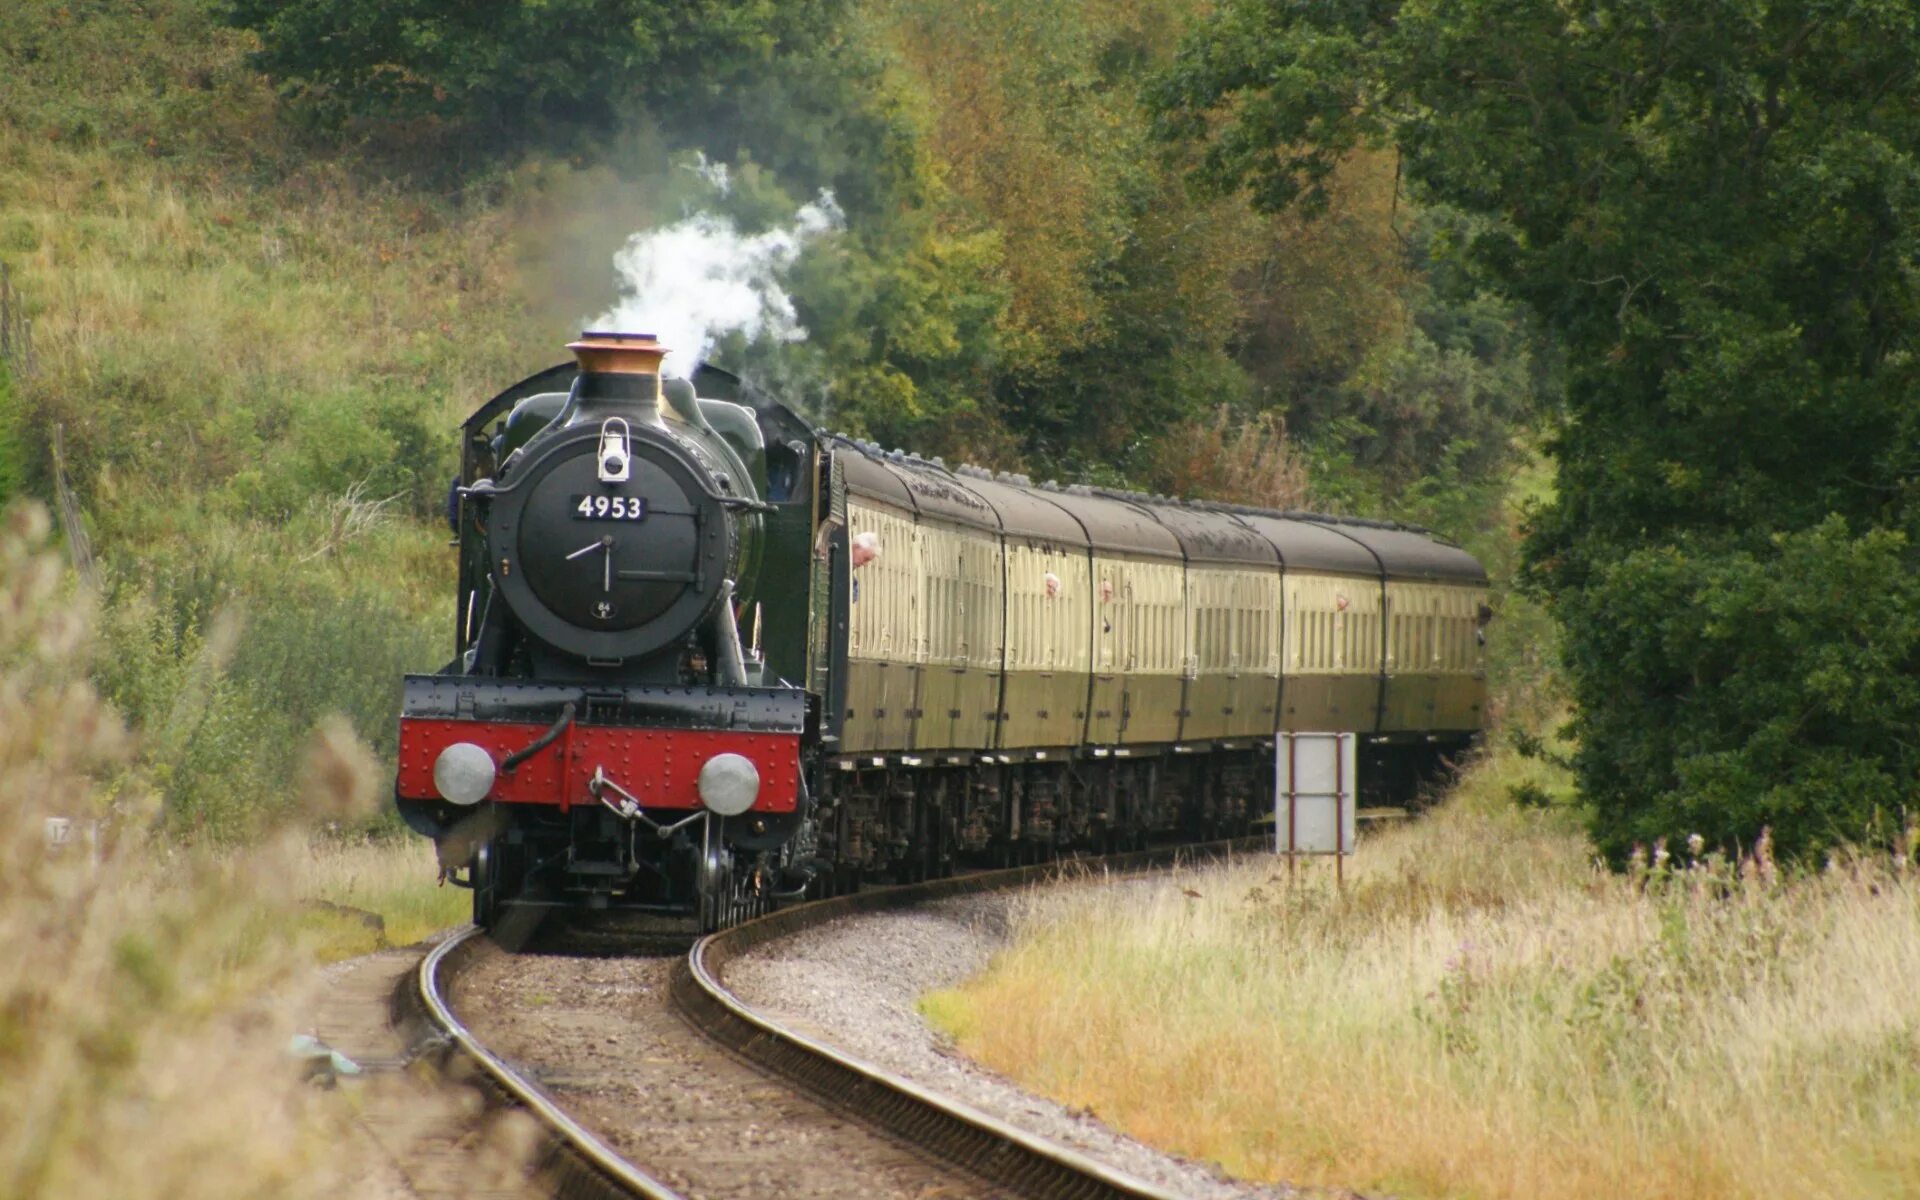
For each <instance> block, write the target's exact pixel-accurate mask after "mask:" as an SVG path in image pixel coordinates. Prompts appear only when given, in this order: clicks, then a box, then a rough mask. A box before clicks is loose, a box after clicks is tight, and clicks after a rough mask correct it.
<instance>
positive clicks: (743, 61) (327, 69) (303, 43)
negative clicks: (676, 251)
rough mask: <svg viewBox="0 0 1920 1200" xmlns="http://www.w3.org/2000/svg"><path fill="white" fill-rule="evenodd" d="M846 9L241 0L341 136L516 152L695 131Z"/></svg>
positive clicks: (273, 60) (715, 2) (282, 72)
mask: <svg viewBox="0 0 1920 1200" xmlns="http://www.w3.org/2000/svg"><path fill="white" fill-rule="evenodd" d="M839 9H840V4H839V3H838V2H837V0H803V2H799V3H795V2H791V0H780V2H778V3H776V2H775V0H703V2H701V3H693V4H688V3H683V2H677V0H611V2H608V0H507V2H505V3H488V4H459V3H447V2H446V0H403V2H398V3H396V2H394V0H229V3H228V5H227V9H226V16H227V19H228V20H229V21H230V22H231V23H233V24H234V25H237V26H240V27H241V28H245V29H251V30H253V31H254V32H255V33H257V34H258V35H259V38H260V47H261V48H260V51H259V53H258V54H257V55H256V56H255V58H254V61H255V63H256V65H257V66H259V67H260V68H261V69H262V70H264V71H266V72H267V73H268V74H269V75H271V76H273V77H274V78H276V79H279V80H282V81H284V82H285V83H286V84H288V85H290V86H291V88H292V89H293V90H294V91H295V92H296V94H297V95H298V97H299V98H300V99H301V100H302V101H303V104H304V107H305V108H306V110H307V111H308V112H309V113H310V114H312V115H314V116H316V117H318V118H319V119H321V120H322V121H323V122H326V123H328V124H341V123H344V122H346V121H348V120H350V119H354V118H377V119H395V118H400V119H407V118H422V117H426V118H434V119H438V120H441V121H448V122H454V123H464V124H468V125H471V126H473V127H475V128H477V129H478V130H479V131H481V132H482V133H484V134H487V135H490V136H493V137H497V138H501V139H504V140H506V141H510V142H523V141H527V140H531V139H534V138H539V137H552V136H555V135H556V134H558V135H561V136H567V135H577V134H580V133H593V132H604V131H606V130H609V129H611V128H612V127H613V126H614V125H615V124H616V123H617V122H618V121H620V120H621V119H623V118H627V117H631V116H633V115H634V114H635V111H636V110H640V111H646V110H659V111H667V112H674V111H678V112H680V113H684V114H685V116H686V117H687V118H689V119H691V118H696V117H698V116H699V115H700V114H702V113H703V111H705V109H706V108H707V107H708V106H709V105H710V104H711V103H712V99H713V98H714V97H718V96H721V95H724V94H725V92H726V91H727V90H728V89H729V88H730V87H732V86H734V85H736V84H738V83H740V82H741V81H744V80H749V79H752V78H753V77H754V76H755V75H757V74H759V73H761V72H764V71H766V70H768V69H769V67H770V66H771V65H772V64H774V63H775V62H776V61H777V60H778V59H779V57H780V56H781V55H783V54H785V53H789V52H790V49H791V48H792V47H794V46H796V45H799V46H805V45H808V44H811V43H813V42H815V41H818V40H819V39H820V38H822V37H823V36H824V35H825V34H826V33H827V32H828V31H829V30H830V29H831V27H832V25H833V23H834V21H835V19H836V18H837V16H838V14H839Z"/></svg>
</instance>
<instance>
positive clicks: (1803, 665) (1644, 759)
mask: <svg viewBox="0 0 1920 1200" xmlns="http://www.w3.org/2000/svg"><path fill="white" fill-rule="evenodd" d="M1568 603H1569V604H1571V603H1573V602H1572V601H1569V602H1568ZM1578 604H1579V608H1577V609H1576V610H1575V611H1574V612H1572V613H1571V614H1569V615H1570V616H1571V617H1572V618H1573V619H1571V620H1569V621H1568V622H1567V626H1566V627H1567V631H1568V638H1567V642H1566V647H1567V654H1568V657H1569V660H1570V664H1571V665H1572V667H1573V670H1574V673H1575V676H1576V678H1579V679H1585V680H1591V681H1595V682H1599V681H1603V680H1604V681H1605V683H1606V685H1607V686H1591V685H1590V686H1587V687H1585V688H1583V689H1582V690H1581V694H1580V696H1579V700H1580V703H1581V707H1580V712H1579V715H1578V717H1577V718H1576V721H1575V728H1576V730H1577V731H1578V734H1579V740H1580V748H1579V751H1578V754H1577V756H1576V762H1577V763H1578V766H1579V769H1580V774H1581V777H1582V779H1583V781H1584V783H1585V789H1586V791H1587V794H1588V796H1589V798H1590V799H1591V800H1592V801H1593V803H1594V807H1595V811H1596V818H1595V820H1596V828H1595V833H1596V836H1597V839H1598V841H1599V843H1600V845H1601V848H1602V849H1603V850H1604V851H1606V852H1607V853H1608V854H1609V855H1610V856H1611V857H1612V858H1614V859H1615V860H1622V859H1624V858H1625V856H1626V855H1627V853H1628V851H1629V850H1630V848H1631V847H1632V846H1633V844H1634V843H1636V842H1647V843H1650V842H1652V841H1653V840H1655V839H1656V838H1660V837H1668V838H1678V837H1683V836H1685V835H1686V834H1688V833H1692V832H1698V833H1701V834H1703V835H1705V836H1706V837H1707V839H1708V841H1709V842H1711V843H1713V844H1715V845H1723V846H1724V845H1736V844H1750V843H1751V842H1753V841H1754V840H1755V839H1756V838H1758V837H1759V836H1760V834H1761V831H1762V830H1764V829H1767V828H1771V829H1772V830H1773V836H1774V840H1775V843H1776V845H1777V846H1778V847H1779V849H1780V850H1781V852H1783V853H1786V854H1789V855H1793V856H1810V855H1811V856H1817V855H1819V854H1821V853H1823V852H1825V851H1826V850H1828V849H1829V848H1831V847H1833V846H1835V845H1836V844H1838V843H1841V842H1845V841H1851V840H1858V839H1865V840H1869V841H1874V842H1879V843H1881V844H1886V843H1887V842H1889V841H1890V840H1891V839H1892V838H1894V837H1895V836H1896V835H1897V834H1898V833H1899V831H1900V829H1901V827H1902V826H1903V824H1904V823H1905V820H1906V819H1907V814H1908V813H1909V812H1910V806H1911V805H1912V803H1913V786H1914V785H1913V781H1914V779H1915V778H1916V776H1920V745H1916V744H1915V742H1914V739H1913V731H1914V729H1916V728H1920V571H1917V570H1916V555H1915V551H1914V547H1913V545H1912V544H1911V543H1910V542H1909V540H1908V539H1907V538H1906V537H1905V536H1904V535H1903V534H1900V533H1895V532H1891V531H1887V530H1874V531H1870V532H1868V533H1866V534H1862V535H1859V536H1855V535H1854V534H1852V533H1851V532H1850V531H1849V530H1848V528H1847V525H1846V523H1845V522H1843V521H1841V520H1840V519H1838V518H1832V519H1829V520H1827V521H1825V522H1823V523H1822V524H1820V525H1818V526H1816V527H1815V528H1813V529H1810V530H1806V531H1804V532H1798V533H1790V534H1781V535H1777V536H1775V537H1774V538H1773V539H1772V544H1771V547H1770V548H1769V549H1768V550H1767V551H1766V552H1760V553H1756V552H1752V551H1745V550H1735V551H1725V550H1715V549H1713V548H1711V547H1703V546H1700V545H1699V544H1698V543H1697V542H1695V543H1688V542H1684V541H1683V542H1681V543H1680V544H1679V545H1676V546H1670V547H1662V548H1658V549H1649V550H1642V551H1637V552H1635V553H1633V554H1630V555H1627V556H1626V557H1625V558H1623V559H1622V560H1620V561H1619V562H1618V563H1615V564H1613V565H1611V566H1609V567H1606V568H1604V569H1602V570H1601V571H1600V572H1599V573H1598V577H1597V579H1596V581H1595V583H1594V585H1593V587H1592V588H1591V590H1590V592H1589V593H1588V594H1587V595H1586V596H1585V597H1582V598H1581V599H1580V600H1579V601H1578Z"/></svg>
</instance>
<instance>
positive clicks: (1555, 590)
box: [1155, 0, 1920, 854]
mask: <svg viewBox="0 0 1920 1200" xmlns="http://www.w3.org/2000/svg"><path fill="white" fill-rule="evenodd" d="M1917 64H1920V10H1916V9H1915V7H1914V6H1913V5H1912V4H1911V3H1909V2H1907V0H1707V2H1704V3H1702V2H1700V0H1575V2H1572V3H1568V2H1566V0H1429V2H1426V3H1417V4H1416V3H1400V2H1396V0H1312V2H1311V3H1309V2H1306V0H1229V2H1228V3H1226V4H1225V5H1223V6H1222V8H1221V10H1220V11H1219V12H1218V14H1217V15H1216V16H1215V18H1214V19H1213V20H1212V21H1211V22H1210V23H1209V24H1208V25H1207V27H1206V28H1205V29H1204V30H1203V31H1202V32H1201V33H1200V34H1199V35H1198V36H1196V37H1195V38H1194V39H1192V40H1191V41H1190V42H1189V43H1188V44H1187V45H1186V46H1185V48H1184V49H1183V51H1182V53H1181V55H1180V58H1179V61H1178V63H1177V64H1176V65H1175V67H1174V68H1173V69H1172V70H1171V71H1169V72H1168V73H1167V74H1166V76H1165V77H1164V79H1163V80H1162V81H1161V83H1160V85H1159V87H1158V90H1157V92H1156V97H1155V99H1156V101H1157V104H1158V111H1159V114H1160V116H1159V120H1160V128H1161V131H1162V133H1163V134H1165V135H1166V136H1169V137H1173V138H1177V139H1190V140H1193V141H1195V142H1197V143H1199V144H1200V145H1202V146H1203V147H1204V149H1203V152H1202V156H1201V162H1200V167H1199V170H1200V173H1201V174H1202V176H1203V177H1204V178H1205V179H1207V180H1208V181H1209V182H1211V183H1212V184H1214V185H1215V186H1217V187H1230V188H1231V187H1241V186H1244V187H1246V188H1248V189H1250V190H1251V192H1252V194H1253V196H1254V197H1255V198H1256V200H1257V202H1258V203H1260V204H1261V205H1263V206H1265V207H1268V208H1284V207H1287V206H1292V205H1303V206H1306V207H1308V208H1312V207H1314V206H1316V205H1319V204H1321V203H1322V202H1323V200H1324V196H1325V187H1326V183H1327V180H1328V179H1329V178H1330V177H1331V175H1332V173H1333V171H1334V169H1335V168H1336V167H1337V165H1338V163H1339V162H1340V161H1341V159H1342V157H1343V156H1345V155H1346V154H1348V153H1350V152H1351V151H1352V149H1353V148H1354V147H1356V146H1362V145H1384V146H1390V147H1392V148H1393V149H1394V150H1395V151H1397V153H1398V154H1399V155H1400V158H1401V163H1402V170H1403V174H1404V177H1405V179H1406V181H1407V184H1408V187H1409V190H1410V191H1411V192H1412V193H1413V195H1414V196H1415V198H1417V199H1421V200H1425V201H1427V202H1429V203H1441V204H1446V205H1450V206H1453V207H1455V208H1457V209H1460V210H1462V211H1465V212H1467V213H1471V214H1477V215H1479V216H1481V217H1483V218H1486V219H1485V220H1484V221H1482V222H1481V223H1479V224H1477V225H1475V226H1474V227H1472V228H1471V229H1470V230H1468V231H1466V232H1465V235H1464V236H1463V237H1462V238H1461V239H1460V240H1459V241H1458V242H1457V244H1456V245H1455V246H1454V247H1453V248H1452V249H1453V251H1454V257H1455V258H1456V260H1457V261H1458V262H1459V263H1461V264H1462V266H1463V267H1464V268H1465V269H1468V270H1471V271H1473V272H1474V273H1475V274H1476V276H1477V277H1478V278H1481V279H1483V280H1485V281H1487V282H1488V283H1489V284H1491V285H1493V286H1495V287H1497V288H1498V289H1499V290H1500V291H1502V292H1503V293H1505V294H1507V295H1510V296H1513V297H1516V298H1518V299H1520V300H1522V301H1524V302H1525V303H1526V304H1527V305H1528V306H1529V308H1530V309H1531V310H1532V312H1533V313H1534V314H1535V315H1536V316H1537V318H1538V319H1539V321H1540V322H1541V323H1542V325H1543V327H1544V328H1546V329H1547V330H1548V331H1549V332H1550V333H1551V334H1552V335H1553V336H1554V337H1555V339H1556V340H1557V341H1558V342H1559V343H1560V345H1561V346H1562V347H1563V349H1564V353H1565V355H1566V360H1567V377H1566V382H1567V395H1566V409H1565V413H1564V419H1563V420H1562V422H1561V423H1560V425H1559V428H1558V430H1557V433H1556V436H1555V438H1554V441H1553V443H1552V446H1551V450H1552V453H1553V455H1554V456H1555V458H1556V459H1557V461H1558V465H1559V484H1558V493H1557V496H1556V497H1555V499H1554V500H1553V501H1552V502H1551V503H1550V504H1548V505H1546V506H1545V507H1544V508H1543V509H1542V510H1541V511H1539V512H1538V513H1537V514H1536V517H1535V520H1534V523H1533V527H1532V530H1531V536H1530V539H1529V544H1528V547H1527V569H1528V574H1529V578H1530V581H1531V582H1532V584H1533V585H1534V586H1535V587H1536V588H1537V589H1538V590H1539V592H1540V593H1541V594H1542V595H1544V596H1545V597H1547V598H1548V599H1549V600H1550V602H1551V604H1552V606H1553V609H1554V611H1555V614H1556V616H1557V618H1558V620H1559V623H1560V625H1561V628H1562V631H1563V634H1564V640H1563V648H1564V655H1565V659H1566V663H1567V666H1568V668H1569V674H1570V678H1571V681H1572V685H1573V689H1574V698H1575V701H1576V704H1577V718H1576V727H1577V730H1578V732H1579V734H1580V750H1579V759H1578V766H1579V768H1580V776H1581V781H1582V784H1583V791H1584V793H1585V795H1586V796H1587V797H1588V799H1589V801H1590V802H1591V804H1592V805H1593V811H1594V827H1595V831H1596V833H1597V834H1598V836H1599V837H1600V839H1601V842H1602V844H1603V845H1604V846H1605V847H1606V848H1607V849H1608V850H1609V851H1611V852H1613V853H1615V854H1622V853H1624V852H1625V850H1626V848H1627V847H1628V846H1629V845H1630V844H1632V843H1633V842H1634V841H1636V840H1651V839H1653V838H1657V837H1660V836H1676V835H1679V836H1684V835H1685V834H1686V833H1688V832H1692V831H1695V830H1697V831H1699V832H1701V833H1704V834H1707V835H1708V836H1710V837H1712V838H1715V839H1717V840H1734V839H1751V838H1753V837H1754V836H1756V835H1757V834H1758V832H1759V830H1760V828H1761V827H1762V826H1766V825H1772V826H1774V828H1775V832H1776V836H1778V837H1779V838H1780V839H1781V842H1782V845H1783V846H1784V847H1786V848H1788V849H1798V850H1800V851H1803V852H1805V851H1812V850H1817V849H1818V848H1820V847H1823V846H1826V845H1829V844H1831V843H1833V842H1835V841H1837V840H1842V839H1854V838H1870V837H1873V836H1875V835H1876V834H1878V835H1881V836H1885V835H1887V834H1889V833H1891V832H1893V831H1894V829H1895V828H1896V827H1897V826H1898V825H1899V823H1900V822H1901V820H1902V819H1903V817H1902V813H1903V812H1904V811H1910V810H1911V808H1912V806H1913V805H1914V803H1915V801H1916V799H1920V739H1916V738H1915V736H1914V733H1913V730H1914V729H1915V728H1920V682H1916V678H1917V675H1920V636H1916V630H1915V621H1916V619H1920V618H1916V613H1920V585H1916V582H1915V578H1916V576H1915V565H1916V560H1915V553H1914V545H1915V541H1914V539H1915V537H1916V535H1917V534H1920V404H1916V402H1915V400H1916V396H1920V391H1916V384H1920V355H1917V354H1916V351H1920V345H1917V344H1916V339H1920V266H1917V264H1920V157H1917V155H1920V75H1916V66H1917Z"/></svg>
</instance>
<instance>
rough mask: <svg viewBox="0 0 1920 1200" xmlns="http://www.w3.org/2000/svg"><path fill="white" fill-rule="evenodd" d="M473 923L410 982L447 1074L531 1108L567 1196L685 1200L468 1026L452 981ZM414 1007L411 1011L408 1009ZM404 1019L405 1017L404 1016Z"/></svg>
mask: <svg viewBox="0 0 1920 1200" xmlns="http://www.w3.org/2000/svg"><path fill="white" fill-rule="evenodd" d="M482 932H483V931H482V930H481V929H480V928H479V927H478V926H474V925H469V926H467V927H466V928H465V929H462V930H460V931H459V932H458V933H456V934H454V935H453V936H452V937H450V938H448V939H447V940H446V941H444V942H442V943H440V944H439V945H438V946H436V947H434V949H433V952H432V953H430V954H428V955H427V956H426V957H425V958H424V959H422V960H421V961H420V967H419V969H418V970H417V971H415V972H414V977H413V978H414V984H413V986H412V987H410V988H409V987H406V986H404V985H403V986H402V988H401V996H400V997H399V999H401V1000H402V1002H403V1014H405V1015H409V1016H411V1017H412V1019H414V1020H416V1021H418V1020H424V1021H425V1023H426V1024H427V1026H428V1027H429V1028H430V1029H431V1030H432V1038H431V1041H432V1042H433V1043H434V1050H435V1052H436V1057H437V1058H438V1065H439V1066H440V1068H441V1069H442V1071H443V1072H451V1071H453V1070H454V1069H455V1064H456V1063H457V1064H461V1065H464V1066H465V1067H466V1068H467V1069H468V1070H470V1071H471V1073H472V1077H473V1078H474V1079H475V1080H476V1081H478V1082H479V1083H480V1084H481V1086H482V1088H483V1090H484V1091H486V1092H487V1093H489V1097H490V1099H491V1100H492V1101H493V1103H495V1104H500V1105H506V1106H509V1107H513V1108H518V1109H521V1110H523V1111H525V1112H527V1113H529V1114H530V1115H531V1116H532V1117H533V1119H534V1120H535V1122H537V1123H538V1125H539V1127H540V1131H541V1134H542V1138H543V1145H542V1147H541V1150H540V1152H539V1153H538V1155H537V1157H536V1160H535V1162H534V1163H532V1164H531V1165H532V1166H533V1167H534V1170H535V1173H536V1175H537V1177H539V1178H541V1179H542V1180H543V1181H545V1182H546V1183H548V1184H549V1185H551V1187H552V1188H553V1194H554V1195H555V1196H556V1197H559V1198H560V1200H634V1198H635V1197H639V1198H641V1200H684V1198H683V1197H682V1196H681V1195H680V1193H678V1192H676V1191H674V1190H673V1189H672V1188H670V1187H668V1186H667V1185H666V1184H664V1183H661V1182H660V1181H659V1180H657V1179H655V1178H654V1177H653V1176H651V1175H648V1174H647V1173H646V1172H644V1171H642V1170H640V1169H639V1168H637V1167H635V1166H634V1165H633V1164H632V1163H630V1162H628V1161H627V1160H626V1159H624V1158H622V1157H620V1155H619V1154H617V1153H615V1152H614V1151H613V1150H612V1149H611V1148H609V1147H608V1146H607V1144H606V1143H605V1142H603V1141H601V1140H600V1139H599V1138H597V1137H595V1136H594V1135H593V1134H592V1133H590V1132H589V1131H588V1130H587V1129H586V1127H585V1126H583V1125H581V1124H580V1123H579V1122H577V1121H575V1120H574V1119H573V1118H572V1117H569V1116H568V1115H567V1114H566V1113H565V1112H563V1111H562V1110H561V1109H560V1108H559V1107H558V1106H557V1105H555V1104H554V1103H553V1101H551V1100H549V1099H547V1097H546V1096H545V1095H544V1094H542V1093H541V1091H540V1089H539V1088H538V1087H536V1086H534V1085H533V1084H532V1083H531V1082H529V1081H528V1080H527V1079H526V1078H525V1077H524V1076H522V1075H521V1074H520V1073H519V1072H517V1071H515V1070H514V1069H513V1068H512V1067H511V1066H509V1065H508V1064H507V1063H506V1062H505V1061H504V1060H502V1059H501V1058H500V1057H499V1056H498V1055H496V1054H494V1053H493V1052H492V1051H490V1050H488V1049H487V1048H486V1047H485V1046H483V1045H481V1044H480V1042H479V1041H478V1040H477V1039H476V1038H475V1037H474V1036H473V1034H471V1033H470V1032H468V1031H467V1027H466V1026H465V1025H464V1024H462V1023H461V1022H460V1019H459V1018H458V1017H456V1016H454V1015H453V1009H452V1007H451V1006H450V1005H449V1004H448V1003H447V999H446V984H447V982H448V981H450V980H451V979H452V978H454V977H456V976H457V975H458V974H459V971H460V969H461V968H462V967H464V965H465V962H466V960H467V958H469V957H470V956H471V954H472V950H471V947H472V946H473V945H474V944H475V941H476V939H477V938H479V937H480V935H481V934H482ZM407 1009H411V1010H412V1011H411V1013H410V1014H406V1013H405V1010H407ZM403 1020H404V1016H403Z"/></svg>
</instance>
